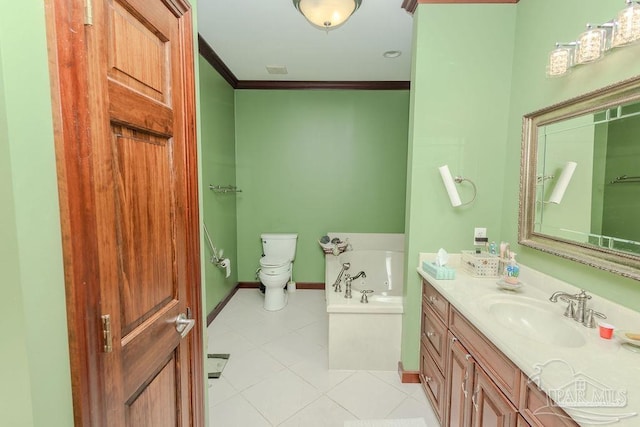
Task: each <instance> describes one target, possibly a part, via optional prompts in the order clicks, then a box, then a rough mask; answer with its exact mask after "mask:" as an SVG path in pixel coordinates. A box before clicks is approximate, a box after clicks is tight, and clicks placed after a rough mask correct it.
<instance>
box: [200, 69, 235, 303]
mask: <svg viewBox="0 0 640 427" xmlns="http://www.w3.org/2000/svg"><path fill="white" fill-rule="evenodd" d="M199 65H200V67H199V68H200V77H199V82H200V90H199V93H200V120H201V126H200V130H201V137H200V141H201V147H202V153H201V156H200V159H201V163H202V164H201V167H200V175H201V177H202V184H203V185H202V196H201V197H202V207H203V215H202V218H203V222H204V224H206V226H207V229H208V230H209V234H210V235H211V240H212V242H213V244H214V245H215V247H216V248H217V249H218V250H219V249H223V250H224V255H223V256H224V257H226V258H229V259H230V260H231V266H232V269H231V275H230V277H229V278H225V271H224V270H222V269H220V268H218V267H216V266H214V265H213V264H212V263H211V262H210V261H209V260H210V259H211V255H212V253H211V250H210V249H209V247H208V242H207V241H206V240H205V242H204V244H203V246H202V248H203V251H204V255H205V261H204V263H203V264H202V265H203V267H204V268H203V270H204V275H205V276H204V283H205V289H206V295H207V297H206V303H205V304H204V309H205V310H204V311H205V313H210V312H211V311H212V310H213V309H214V308H215V307H216V305H217V304H218V303H219V302H220V301H221V300H223V299H224V298H225V297H226V296H227V295H228V294H229V292H230V291H231V290H232V289H233V288H234V287H235V285H236V283H237V282H238V269H237V261H238V256H237V226H236V223H237V221H236V195H235V193H226V194H220V193H214V192H213V191H211V190H209V188H208V187H209V184H213V185H235V183H236V143H235V117H234V114H235V111H234V109H235V99H234V98H235V95H234V90H233V88H232V87H231V86H230V85H229V84H228V83H227V82H226V80H224V79H223V78H222V77H221V76H220V74H218V72H217V71H216V70H215V69H213V68H212V67H211V65H209V63H208V62H207V61H206V60H205V59H204V58H202V57H200V58H199Z"/></svg>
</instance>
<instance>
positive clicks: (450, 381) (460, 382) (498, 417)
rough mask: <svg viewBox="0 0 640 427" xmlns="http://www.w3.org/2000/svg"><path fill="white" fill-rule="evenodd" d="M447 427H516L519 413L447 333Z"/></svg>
mask: <svg viewBox="0 0 640 427" xmlns="http://www.w3.org/2000/svg"><path fill="white" fill-rule="evenodd" d="M448 356H449V357H448V359H447V363H448V364H447V367H448V372H449V376H448V377H447V378H446V381H447V400H446V401H447V403H448V411H449V412H448V416H447V418H446V419H447V423H446V424H445V425H447V426H455V427H466V426H473V427H485V426H502V427H515V426H516V422H517V416H518V411H517V410H516V408H515V406H514V405H513V404H512V403H511V402H510V401H509V399H507V397H506V396H505V395H504V394H503V393H502V391H500V389H499V388H498V387H497V386H496V385H495V383H494V382H493V381H492V380H491V379H490V378H489V377H488V376H487V374H486V373H485V371H484V370H483V368H482V367H481V366H480V365H479V364H478V363H477V361H476V360H475V359H474V358H473V356H472V355H471V353H470V352H469V351H467V349H466V348H465V347H464V345H463V344H462V343H461V341H460V340H459V339H458V338H456V337H455V336H454V335H453V334H452V333H451V332H449V355H448Z"/></svg>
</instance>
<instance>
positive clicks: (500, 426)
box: [471, 368, 518, 427]
mask: <svg viewBox="0 0 640 427" xmlns="http://www.w3.org/2000/svg"><path fill="white" fill-rule="evenodd" d="M474 377H475V378H474V385H473V387H474V389H473V396H472V397H471V400H472V403H473V411H472V412H473V415H472V417H473V426H474V427H516V423H517V421H518V412H517V410H516V408H515V407H514V406H513V405H512V404H511V402H509V400H508V399H507V398H506V397H505V395H504V394H502V392H501V391H500V389H499V388H498V387H497V386H496V385H495V384H494V383H493V382H492V381H491V379H490V378H489V377H488V376H487V375H486V374H485V373H484V371H482V369H480V368H476V369H475V375H474Z"/></svg>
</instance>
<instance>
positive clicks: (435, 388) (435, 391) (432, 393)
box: [420, 345, 445, 423]
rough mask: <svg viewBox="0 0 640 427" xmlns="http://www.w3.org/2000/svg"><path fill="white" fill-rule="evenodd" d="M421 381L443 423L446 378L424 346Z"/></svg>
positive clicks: (421, 354) (421, 357)
mask: <svg viewBox="0 0 640 427" xmlns="http://www.w3.org/2000/svg"><path fill="white" fill-rule="evenodd" d="M420 381H421V382H422V388H424V391H425V393H426V394H427V397H428V398H429V400H430V401H431V406H433V409H434V412H435V413H436V416H437V417H438V421H440V423H442V421H443V419H444V418H443V416H444V410H445V408H444V401H445V390H444V376H443V375H442V374H441V373H440V370H438V368H437V367H436V364H435V362H434V361H433V359H432V358H431V356H429V353H428V352H427V349H426V348H425V347H424V345H423V346H421V350H420Z"/></svg>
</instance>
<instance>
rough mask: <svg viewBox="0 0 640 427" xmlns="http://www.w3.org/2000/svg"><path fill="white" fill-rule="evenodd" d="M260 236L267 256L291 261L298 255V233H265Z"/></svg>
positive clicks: (263, 250)
mask: <svg viewBox="0 0 640 427" xmlns="http://www.w3.org/2000/svg"><path fill="white" fill-rule="evenodd" d="M260 238H261V239H262V253H263V254H264V255H265V256H268V257H273V258H278V259H289V260H291V261H293V260H294V258H295V257H296V241H297V239H298V234H297V233H264V234H261V235H260Z"/></svg>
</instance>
